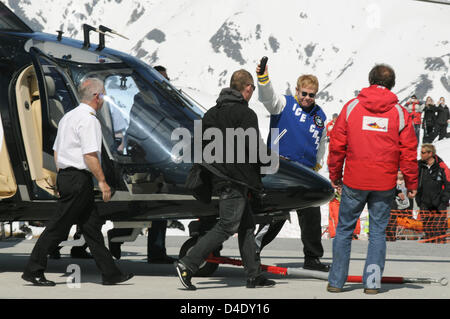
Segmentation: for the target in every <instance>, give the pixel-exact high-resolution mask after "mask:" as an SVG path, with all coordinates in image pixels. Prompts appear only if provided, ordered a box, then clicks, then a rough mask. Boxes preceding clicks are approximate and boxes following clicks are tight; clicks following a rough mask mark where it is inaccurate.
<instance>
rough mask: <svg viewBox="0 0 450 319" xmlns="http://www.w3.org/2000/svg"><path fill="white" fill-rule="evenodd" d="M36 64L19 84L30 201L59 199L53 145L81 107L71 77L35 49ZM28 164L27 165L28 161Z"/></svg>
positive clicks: (20, 120) (18, 104)
mask: <svg viewBox="0 0 450 319" xmlns="http://www.w3.org/2000/svg"><path fill="white" fill-rule="evenodd" d="M30 54H31V56H32V60H33V65H30V66H29V67H27V68H26V69H25V70H23V71H22V72H21V74H20V75H19V77H18V80H17V83H16V99H17V112H18V115H19V116H18V117H19V122H20V130H21V134H22V140H23V145H24V149H25V154H26V163H27V165H24V166H25V167H24V168H25V170H27V169H28V171H29V174H30V183H29V187H28V191H29V193H30V196H29V198H30V200H44V199H55V196H56V187H55V185H56V165H55V162H54V156H53V143H54V141H55V138H56V133H57V128H58V123H59V120H60V119H61V118H62V117H63V115H64V113H65V112H67V111H69V110H71V109H73V108H74V107H75V106H76V105H77V100H76V97H75V95H74V93H73V92H74V91H73V86H72V85H71V84H70V80H69V77H68V76H67V75H66V74H65V72H64V70H62V69H61V68H60V67H59V66H58V65H57V64H56V63H55V62H53V61H52V59H51V58H50V57H48V56H46V55H45V54H44V53H42V52H41V51H40V50H39V49H36V48H31V49H30ZM24 163H25V162H24Z"/></svg>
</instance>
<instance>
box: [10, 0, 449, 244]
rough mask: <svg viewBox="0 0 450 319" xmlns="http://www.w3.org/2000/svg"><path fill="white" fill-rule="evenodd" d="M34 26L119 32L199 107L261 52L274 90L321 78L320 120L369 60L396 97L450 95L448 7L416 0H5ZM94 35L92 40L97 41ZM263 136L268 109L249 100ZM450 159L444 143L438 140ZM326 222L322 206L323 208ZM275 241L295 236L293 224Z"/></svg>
mask: <svg viewBox="0 0 450 319" xmlns="http://www.w3.org/2000/svg"><path fill="white" fill-rule="evenodd" d="M2 1H3V2H4V3H5V4H7V5H8V6H9V7H10V8H11V9H12V10H13V11H14V12H15V13H16V14H17V15H19V16H20V17H21V18H22V19H23V20H24V21H25V22H26V23H27V24H28V25H29V26H30V27H32V28H33V29H34V30H37V31H43V32H48V33H53V34H56V31H57V30H62V31H64V36H67V37H72V38H76V39H79V40H83V35H82V24H83V23H87V24H90V25H93V26H98V25H101V24H102V25H105V26H108V27H110V28H111V29H114V30H116V31H118V32H119V33H121V34H124V35H126V36H127V37H129V38H130V40H125V39H122V38H120V37H114V38H109V37H107V39H106V40H107V46H109V47H111V48H114V49H118V50H121V51H124V52H127V53H129V54H131V55H134V56H137V57H138V58H140V59H142V60H143V61H144V62H146V63H148V64H150V65H153V66H155V65H158V64H160V65H164V66H166V67H167V68H168V73H169V76H170V78H171V80H172V82H173V83H174V84H175V85H176V86H178V87H181V88H183V90H185V91H187V92H188V93H189V94H190V95H192V96H193V97H194V98H195V99H197V100H198V101H199V102H201V103H202V104H204V106H205V107H206V108H209V107H211V106H212V105H214V101H215V99H216V97H217V95H218V93H219V91H220V89H221V88H223V87H226V86H228V83H229V79H230V77H231V74H232V72H233V71H235V70H237V69H240V68H244V69H247V70H249V71H250V72H252V73H254V70H255V68H256V65H257V63H258V61H259V59H260V58H261V57H262V56H268V57H269V73H270V77H271V79H272V81H273V85H274V87H275V89H276V90H277V91H279V92H280V93H285V92H294V90H295V85H296V79H297V77H298V76H299V75H300V74H305V73H312V74H315V75H317V76H318V78H319V82H320V92H319V97H318V104H320V105H321V106H323V108H324V110H325V112H326V114H327V116H328V117H329V118H330V117H331V115H332V113H339V111H340V109H341V108H342V106H343V104H344V103H345V102H346V101H348V100H349V99H351V98H353V97H354V95H355V93H356V92H357V91H358V90H360V89H361V88H363V87H366V86H367V85H368V80H367V78H368V72H369V70H370V69H371V68H372V67H373V66H374V65H375V64H376V63H387V64H390V65H391V66H393V67H394V69H395V71H396V75H397V81H396V82H397V84H396V86H395V87H394V89H393V91H394V92H395V93H396V94H397V95H398V96H399V99H400V101H401V102H405V101H406V99H407V98H408V97H409V96H410V95H412V94H416V95H417V96H418V98H419V99H423V100H424V98H425V97H426V96H428V95H430V96H432V97H433V99H434V100H438V99H439V97H441V96H444V97H445V98H446V99H447V101H450V37H449V31H450V19H449V17H450V5H444V4H437V3H427V2H422V1H414V0H283V1H268V0H259V1H252V0H226V1H225V0H215V1H210V0H170V1H167V0H164V1H163V0H57V1H56V0H33V1H31V0H2ZM94 39H95V38H94V37H93V36H91V42H92V43H95V41H96V40H94ZM252 107H253V108H254V109H255V110H256V112H257V114H258V116H259V120H260V122H261V123H260V128H261V131H262V133H263V135H266V133H267V132H268V113H267V111H265V109H264V107H263V106H262V105H261V104H260V103H259V102H258V101H257V98H256V97H254V98H253V100H252ZM437 147H438V153H439V154H440V155H441V156H442V157H443V158H444V160H445V161H446V162H447V163H450V142H449V141H441V142H439V143H437ZM322 171H323V172H322V174H323V175H324V176H326V175H327V173H326V168H325V169H323V170H322ZM322 208H323V209H322V215H323V216H322V217H323V218H322V224H327V212H328V207H327V205H324V206H323V207H322ZM292 217H293V219H294V220H292V223H291V224H286V225H285V228H284V229H283V231H282V234H280V235H281V237H298V232H299V229H298V224H297V222H296V221H295V218H296V216H295V214H292Z"/></svg>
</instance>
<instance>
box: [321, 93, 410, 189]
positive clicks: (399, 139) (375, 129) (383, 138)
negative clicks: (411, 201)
mask: <svg viewBox="0 0 450 319" xmlns="http://www.w3.org/2000/svg"><path fill="white" fill-rule="evenodd" d="M329 152H330V153H329V158H328V168H329V172H330V179H331V180H332V181H336V180H340V179H341V178H342V167H343V165H344V161H345V171H344V180H343V183H344V184H345V185H347V186H349V187H351V188H355V189H360V190H376V191H384V190H389V189H392V188H394V187H395V185H396V181H397V172H398V169H399V168H400V170H401V171H402V173H403V175H404V178H405V183H406V187H407V188H408V189H417V182H418V181H417V176H418V170H417V138H416V135H415V133H414V128H413V125H412V121H411V117H410V115H409V113H408V111H407V110H406V109H405V108H404V107H402V106H400V105H399V104H398V98H397V96H396V95H395V94H394V93H392V92H391V91H389V90H388V89H386V88H384V87H382V86H378V85H372V86H370V87H368V88H365V89H363V90H361V93H360V94H359V95H358V97H357V98H356V99H352V100H350V101H349V102H348V103H347V104H345V105H344V108H343V109H342V111H341V113H340V114H339V117H338V119H337V121H336V124H335V125H334V127H333V130H332V131H331V139H330V151H329Z"/></svg>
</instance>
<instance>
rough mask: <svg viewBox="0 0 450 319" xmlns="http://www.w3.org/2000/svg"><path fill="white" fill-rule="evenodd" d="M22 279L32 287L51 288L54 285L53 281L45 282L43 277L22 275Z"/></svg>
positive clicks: (45, 279)
mask: <svg viewBox="0 0 450 319" xmlns="http://www.w3.org/2000/svg"><path fill="white" fill-rule="evenodd" d="M22 279H23V280H25V281H28V282H31V283H32V284H33V286H41V287H53V286H55V285H56V284H55V282H54V281H51V280H47V278H45V276H44V275H40V276H34V275H28V274H25V273H23V274H22Z"/></svg>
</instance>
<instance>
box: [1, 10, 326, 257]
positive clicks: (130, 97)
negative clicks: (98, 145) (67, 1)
mask: <svg viewBox="0 0 450 319" xmlns="http://www.w3.org/2000/svg"><path fill="white" fill-rule="evenodd" d="M0 13H1V14H0V83H1V85H0V118H1V121H0V133H1V135H0V138H1V139H0V221H5V222H6V221H9V222H11V221H28V222H30V221H43V222H45V221H47V220H49V219H50V218H51V216H52V215H53V214H54V213H55V212H56V205H57V199H58V197H57V191H56V187H55V185H56V175H57V170H56V166H55V162H54V157H53V149H52V147H53V143H54V141H55V138H56V133H57V128H58V123H59V120H60V119H61V118H62V116H63V115H64V114H65V113H66V112H68V111H70V110H71V109H73V108H75V107H76V106H78V104H79V97H78V93H77V89H76V88H77V86H78V84H79V83H81V82H82V81H83V80H84V79H86V78H88V77H92V76H95V77H98V78H100V79H101V80H102V81H104V84H105V89H106V92H107V96H108V99H105V103H104V105H103V107H102V108H101V110H100V111H99V112H98V114H97V116H98V119H99V121H100V123H101V128H102V138H103V140H102V141H103V146H102V158H101V163H102V168H103V170H104V173H105V176H106V179H107V183H108V184H109V185H110V186H111V188H112V189H113V195H112V197H111V200H110V201H109V202H108V203H104V202H103V201H102V200H101V192H100V191H99V190H98V189H97V190H96V203H97V209H98V211H99V214H100V216H102V217H103V218H104V219H105V220H109V221H112V222H113V224H114V227H115V228H117V229H120V228H127V229H133V232H132V234H128V235H127V236H121V237H120V238H113V239H112V240H113V241H116V242H121V241H122V242H123V241H132V240H134V239H136V237H137V236H138V234H139V232H140V230H142V228H145V227H147V226H148V225H149V224H150V223H151V221H152V220H157V219H163V220H164V219H166V220H174V219H178V220H179V219H199V218H200V219H201V218H211V219H213V220H214V219H216V218H217V216H218V199H217V198H214V197H213V198H212V201H211V202H210V203H209V204H206V203H203V202H201V201H198V200H196V198H195V197H194V196H193V195H192V193H191V191H190V190H188V189H187V188H186V187H185V181H186V178H187V176H188V173H189V170H190V168H191V167H192V163H184V162H178V161H176V160H174V158H173V156H172V154H171V149H172V147H173V146H174V141H172V140H171V133H172V132H173V130H174V129H176V128H180V127H182V128H185V129H187V130H189V131H191V132H192V133H194V121H196V120H197V121H198V120H201V118H202V116H203V114H204V112H205V109H204V108H203V107H202V106H201V105H200V104H199V103H197V102H196V101H195V100H194V99H192V98H191V97H190V96H189V95H187V94H186V93H185V92H183V91H181V90H178V89H177V88H175V87H174V86H173V85H172V84H171V83H170V82H169V81H168V80H167V79H165V78H164V77H163V76H161V74H160V73H159V72H158V71H156V70H155V69H154V68H152V67H151V66H149V65H147V64H146V63H144V62H142V61H140V60H139V59H138V58H136V57H133V56H131V55H128V54H126V53H123V52H119V51H117V50H113V49H110V48H107V47H106V46H105V35H110V34H115V35H118V36H122V35H120V34H119V33H117V32H116V31H114V30H112V29H110V28H108V27H105V26H99V27H98V28H97V27H93V26H90V25H87V24H84V25H83V34H84V41H79V40H74V39H70V38H67V37H63V36H62V34H63V32H62V31H58V32H57V34H48V33H43V32H37V31H34V30H32V29H31V28H30V27H29V26H28V25H27V24H26V23H24V22H23V21H22V20H21V19H20V18H19V17H18V16H16V15H15V14H14V13H13V12H12V11H11V10H10V9H9V8H8V7H7V6H6V5H4V4H3V3H1V2H0ZM91 32H96V33H98V35H99V43H98V44H91V41H90V33H91ZM262 181H263V185H264V196H262V197H261V199H260V200H259V201H257V203H255V204H254V207H252V208H253V212H254V214H255V219H256V221H258V220H262V221H267V219H269V220H270V219H271V218H287V214H288V212H289V211H290V210H293V209H301V208H304V207H309V206H320V205H322V204H324V203H327V202H328V201H329V200H330V199H331V198H332V197H333V196H334V190H333V188H332V187H331V184H330V182H329V181H328V180H327V179H326V178H324V177H322V176H321V175H319V174H318V173H316V172H314V171H313V170H311V169H308V168H306V167H305V166H303V165H301V164H298V163H295V162H291V161H288V160H286V159H282V158H280V162H279V168H278V171H277V172H276V173H275V174H267V175H265V176H264V177H263V179H262ZM280 216H281V217H280ZM79 244H80V245H81V244H82V243H79ZM189 245H192V242H190V244H189ZM182 248H184V250H186V247H182Z"/></svg>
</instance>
